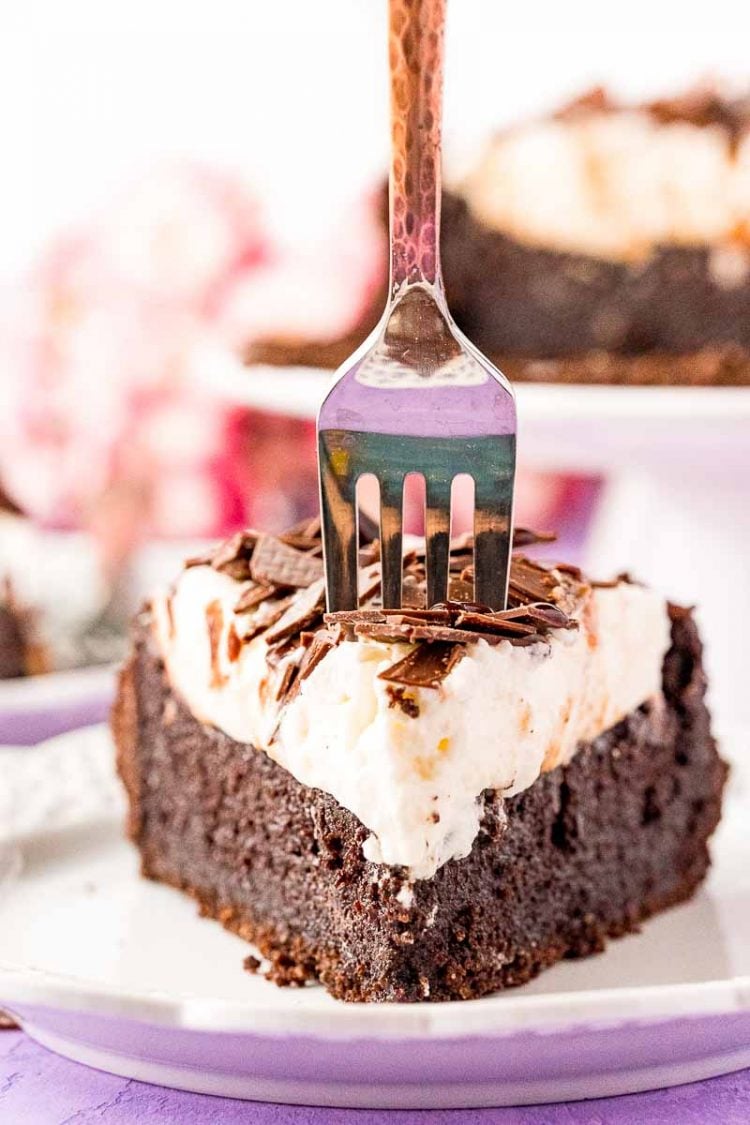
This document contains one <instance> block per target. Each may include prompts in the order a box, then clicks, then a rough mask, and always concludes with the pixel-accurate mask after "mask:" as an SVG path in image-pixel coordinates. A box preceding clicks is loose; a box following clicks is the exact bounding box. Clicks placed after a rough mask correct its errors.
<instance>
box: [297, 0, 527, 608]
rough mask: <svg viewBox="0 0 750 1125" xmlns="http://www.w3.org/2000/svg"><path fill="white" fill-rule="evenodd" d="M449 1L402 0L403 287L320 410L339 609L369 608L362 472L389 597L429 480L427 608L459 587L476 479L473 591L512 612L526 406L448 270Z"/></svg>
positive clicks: (326, 538) (331, 588)
mask: <svg viewBox="0 0 750 1125" xmlns="http://www.w3.org/2000/svg"><path fill="white" fill-rule="evenodd" d="M444 19H445V0H390V4H389V58H390V75H391V174H390V287H389V289H390V291H389V299H388V303H387V306H386V309H385V312H384V314H383V317H382V319H381V321H380V323H379V324H378V326H377V327H376V328H375V330H374V332H373V333H372V334H371V336H370V337H369V338H368V339H367V340H366V341H365V343H364V344H363V345H362V347H361V348H360V349H359V350H358V351H357V352H356V353H355V355H354V356H353V357H352V359H350V360H349V361H348V362H347V363H345V364H344V365H343V366H342V367H341V368H340V369H339V373H338V376H337V380H336V383H335V385H334V386H333V388H332V389H331V391H330V392H329V394H328V395H327V397H326V399H325V401H324V402H323V405H322V406H321V408H320V412H319V415H318V464H319V475H320V498H321V519H322V530H323V550H324V562H325V575H326V592H327V602H328V610H329V612H333V611H337V610H351V609H356V608H357V604H358V588H357V581H358V576H357V563H358V522H357V521H358V517H357V481H358V480H359V478H360V477H362V476H364V475H369V474H372V475H374V476H375V477H376V478H377V480H378V483H379V487H380V539H381V567H382V575H381V577H382V601H383V606H384V607H385V608H389V609H390V608H398V607H399V606H400V605H401V584H402V570H403V558H402V556H403V532H402V527H403V492H404V481H405V478H406V476H407V475H408V474H410V473H414V472H417V473H422V475H423V477H424V481H425V498H426V499H425V566H426V574H427V605H428V606H432V605H434V604H436V603H438V602H441V601H445V600H446V599H447V596H448V574H449V565H450V527H451V488H452V482H453V479H454V477H455V476H457V475H459V474H467V475H469V476H471V477H472V478H473V480H474V571H475V579H474V600H475V601H476V602H478V603H481V604H483V605H484V606H487V607H489V608H490V609H494V610H496V609H504V608H505V606H506V601H507V593H508V572H509V565H510V547H511V536H512V520H513V484H514V476H515V459H516V410H515V401H514V397H513V392H512V390H511V387H510V384H509V383H508V381H507V380H506V379H505V377H504V376H503V375H502V374H501V373H500V372H499V371H498V370H497V369H496V368H495V367H493V365H492V364H491V363H490V362H489V360H487V359H486V358H485V357H484V356H483V355H482V354H481V353H480V352H479V351H478V350H477V349H476V348H475V347H474V346H473V345H472V344H471V343H470V342H469V341H468V340H467V339H466V337H465V336H464V335H463V333H462V332H461V331H460V330H459V329H458V328H457V327H456V325H455V324H454V322H453V320H452V318H451V315H450V313H449V311H448V306H447V303H446V298H445V291H444V287H443V279H442V273H441V268H440V193H441V168H440V139H441V111H442V64H443V28H444Z"/></svg>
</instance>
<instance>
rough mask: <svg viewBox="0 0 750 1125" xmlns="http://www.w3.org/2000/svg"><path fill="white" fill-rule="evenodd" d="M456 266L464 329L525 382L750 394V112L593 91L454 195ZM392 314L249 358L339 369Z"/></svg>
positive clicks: (453, 276)
mask: <svg viewBox="0 0 750 1125" xmlns="http://www.w3.org/2000/svg"><path fill="white" fill-rule="evenodd" d="M384 210H385V209H384V208H383V207H382V204H381V211H382V212H383V221H384ZM442 255H443V267H444V273H445V281H446V288H447V292H448V299H449V303H450V306H451V310H452V312H453V314H454V316H455V318H456V321H457V322H458V324H459V325H460V326H461V327H462V328H463V329H464V330H465V331H466V332H467V334H468V335H469V337H470V338H471V339H472V340H474V341H475V343H476V344H477V346H478V347H480V348H481V349H482V351H484V352H485V353H487V354H489V355H490V356H492V358H493V359H494V360H495V361H496V362H497V363H498V365H499V366H500V367H501V368H502V369H503V370H504V371H505V372H506V374H508V375H509V376H510V377H511V378H513V379H516V380H532V381H543V382H547V381H563V382H571V383H639V384H648V383H675V384H680V383H685V384H694V385H699V384H708V385H719V384H742V383H750V99H747V98H745V99H735V100H730V99H728V98H724V97H722V96H720V95H719V94H718V93H717V92H716V91H714V90H712V89H700V90H695V91H693V92H690V93H687V94H685V95H684V96H682V97H678V98H674V99H672V100H668V99H667V100H661V101H655V102H650V103H647V104H643V105H639V106H634V107H631V106H623V105H618V104H616V103H615V102H614V101H612V100H611V99H610V98H609V97H608V96H607V95H606V94H605V93H604V91H602V90H594V91H592V92H591V93H589V94H587V95H585V96H583V97H581V98H580V99H578V100H577V101H576V102H574V103H572V104H571V105H569V106H567V107H566V108H564V109H562V110H560V111H559V112H557V113H555V114H554V115H552V116H549V117H547V118H544V119H539V120H534V121H530V122H527V123H523V124H519V125H517V126H515V127H513V128H509V129H507V130H505V131H503V132H502V133H500V134H499V135H497V136H496V137H494V138H493V139H492V140H491V141H490V142H489V143H488V144H487V145H486V147H485V150H484V152H483V153H482V155H481V157H480V159H479V160H478V161H477V162H476V163H475V165H474V167H473V168H472V169H471V170H470V171H469V173H468V174H467V175H466V176H465V178H464V179H463V181H462V183H461V184H460V186H459V187H458V188H456V189H454V191H453V192H450V193H447V194H446V196H445V199H444V204H443V232H442ZM384 273H385V266H384ZM379 311H380V309H379V307H376V308H374V309H368V310H367V313H366V315H365V317H363V320H362V323H361V325H360V326H359V331H358V332H354V333H353V334H350V335H349V337H348V338H347V339H345V340H341V341H340V342H339V346H337V347H336V346H333V345H332V344H329V346H328V347H327V348H325V349H321V348H320V346H319V345H317V344H316V343H314V342H309V343H308V344H307V345H306V346H305V347H301V346H299V344H297V346H293V344H291V342H290V341H288V340H268V341H266V342H265V343H264V345H263V346H259V344H258V342H257V341H254V342H253V343H252V344H251V346H250V347H249V348H248V353H247V355H248V359H249V360H250V361H265V362H276V363H306V364H325V365H328V364H330V365H336V364H337V363H339V362H341V361H343V359H344V358H345V357H346V355H347V354H348V352H349V351H351V348H352V344H353V343H357V342H358V341H359V339H361V338H363V337H364V335H365V334H366V332H367V331H368V330H369V329H370V327H372V325H373V324H374V323H375V321H376V318H377V314H378V313H379Z"/></svg>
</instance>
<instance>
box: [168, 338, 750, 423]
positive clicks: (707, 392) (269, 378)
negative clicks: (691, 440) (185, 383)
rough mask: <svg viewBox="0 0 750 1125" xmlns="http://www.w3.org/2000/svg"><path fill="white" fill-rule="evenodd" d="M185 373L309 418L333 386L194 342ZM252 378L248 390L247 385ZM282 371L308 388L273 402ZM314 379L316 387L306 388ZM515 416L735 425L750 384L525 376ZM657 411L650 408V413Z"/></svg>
mask: <svg viewBox="0 0 750 1125" xmlns="http://www.w3.org/2000/svg"><path fill="white" fill-rule="evenodd" d="M189 374H190V377H191V378H192V379H193V381H194V382H195V383H196V385H198V386H200V387H201V388H204V389H206V390H210V391H211V393H212V394H214V395H215V396H217V397H218V398H224V399H226V400H228V401H230V402H233V403H235V404H236V405H244V406H247V407H248V408H251V409H258V410H268V411H270V412H274V413H279V414H283V415H284V416H287V417H293V418H300V419H308V420H309V419H312V418H314V417H315V414H316V413H317V408H316V410H313V409H311V405H310V401H309V400H310V398H315V400H316V402H317V406H319V405H320V403H321V402H322V399H323V397H324V396H325V393H327V391H328V390H330V388H331V387H332V386H333V383H334V382H335V379H336V376H337V374H338V371H337V370H336V369H333V368H324V367H312V366H309V365H296V364H294V365H292V364H289V365H286V366H285V365H284V364H278V365H276V364H265V363H253V364H244V363H243V362H242V361H241V359H239V358H238V357H237V356H235V355H234V354H233V353H232V352H230V351H226V350H224V349H217V348H213V347H211V348H204V349H201V350H200V351H199V352H198V353H196V356H195V357H194V360H193V362H192V364H191V369H190V373H189ZM253 378H255V380H256V382H255V388H254V390H255V392H257V393H251V388H250V384H251V382H252V381H253ZM282 378H284V379H285V380H286V381H287V382H288V383H289V385H290V386H292V387H297V386H298V385H299V384H300V381H301V385H302V387H303V388H304V389H305V390H307V389H308V388H306V387H305V380H306V379H308V380H310V383H311V385H310V387H309V390H310V392H311V393H310V395H303V396H302V399H300V398H299V396H294V397H293V398H287V400H286V401H285V402H284V401H280V398H279V396H278V395H277V394H274V393H273V392H274V386H273V385H274V381H275V382H276V384H277V386H278V385H279V383H280V381H281V379H282ZM312 380H314V387H315V394H314V395H313V394H312V390H313V384H312ZM513 389H514V392H515V395H516V400H517V404H518V411H519V415H521V416H522V417H523V418H524V420H525V421H527V422H528V421H530V420H532V419H533V420H534V421H537V422H541V421H543V422H548V421H554V422H555V423H560V422H562V421H565V420H571V419H573V420H576V421H581V420H589V421H590V420H592V419H596V418H600V417H602V414H603V412H604V413H605V414H606V416H608V417H610V416H613V415H616V417H617V420H618V422H633V421H639V420H641V419H643V418H644V417H647V418H648V419H649V420H650V421H653V420H654V419H655V420H657V421H658V420H660V419H663V418H670V419H673V420H684V421H694V420H695V417H696V410H697V408H698V407H699V408H700V409H699V410H698V411H697V416H698V417H700V419H701V422H702V423H705V422H706V421H707V420H708V421H717V420H731V422H732V423H733V424H735V425H736V424H740V423H742V421H743V420H744V421H746V420H747V419H748V418H750V386H716V387H713V386H640V385H633V386H631V385H624V384H614V385H608V384H598V383H557V382H551V383H526V382H516V383H514V386H513ZM655 411H656V414H655V413H654V412H655Z"/></svg>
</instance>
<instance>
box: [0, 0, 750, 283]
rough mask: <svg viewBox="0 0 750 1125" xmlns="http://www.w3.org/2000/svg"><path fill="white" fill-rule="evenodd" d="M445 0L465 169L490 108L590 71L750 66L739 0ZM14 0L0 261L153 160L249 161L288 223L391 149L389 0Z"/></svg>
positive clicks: (370, 174)
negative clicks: (604, 0) (701, 1)
mask: <svg viewBox="0 0 750 1125" xmlns="http://www.w3.org/2000/svg"><path fill="white" fill-rule="evenodd" d="M448 9H449V30H448V47H447V55H448V61H447V90H446V135H447V141H448V149H449V153H450V154H451V157H452V163H453V165H454V167H458V166H460V163H461V159H462V157H463V156H464V155H465V154H466V152H467V151H468V150H470V149H471V147H472V146H473V144H474V142H475V141H476V140H477V139H478V138H479V137H481V136H482V135H483V134H484V133H486V131H487V130H488V129H491V128H492V127H493V126H494V125H496V124H499V123H500V122H502V121H503V120H507V119H508V118H512V117H514V116H517V115H518V114H519V113H523V112H531V111H535V110H537V109H539V108H543V107H544V106H547V105H550V104H553V103H554V102H556V101H558V100H560V99H564V98H566V97H568V96H572V95H575V94H576V93H578V92H580V91H581V90H582V89H583V88H585V87H586V86H587V85H591V84H595V83H600V82H604V83H607V84H608V85H609V86H611V87H612V88H613V89H614V90H615V91H617V92H620V93H623V94H625V95H640V94H642V93H651V92H662V91H665V92H669V91H671V90H678V89H679V88H680V87H681V86H683V85H685V84H689V83H691V82H693V81H695V79H696V78H700V77H701V76H716V75H718V76H723V77H725V78H727V79H729V80H734V81H740V82H741V81H742V79H743V78H747V76H748V74H749V73H750V58H749V57H748V42H750V34H749V33H750V5H748V4H747V3H746V0H720V2H716V3H713V4H711V5H695V4H685V3H680V2H677V0H661V2H654V0H651V2H648V0H634V2H631V3H627V4H625V3H618V4H615V5H613V4H601V3H594V2H590V0H586V2H579V3H567V4H556V3H552V2H549V0H548V2H542V3H536V4H520V3H514V4H504V3H499V2H498V0H449V4H448ZM2 12H3V15H2V24H3V33H2V36H0V105H2V107H3V109H2V114H3V141H4V145H3V148H4V153H3V155H4V159H3V174H2V182H1V183H2V186H1V187H0V191H2V197H3V207H2V209H0V247H2V252H1V253H0V278H3V279H5V280H9V279H12V278H13V276H14V275H16V274H17V271H18V270H19V269H20V268H22V267H23V266H24V265H25V264H26V263H27V262H28V261H29V259H30V257H31V256H32V255H33V253H34V252H35V251H36V250H37V249H38V248H39V247H40V246H41V245H42V244H43V243H44V240H45V239H46V238H47V237H48V236H49V234H50V233H51V232H53V231H54V230H56V229H58V228H59V227H60V226H62V225H64V224H67V223H68V222H69V221H73V220H78V219H81V218H83V217H86V216H87V215H90V214H91V213H92V212H95V211H96V209H97V207H98V206H100V205H101V204H102V203H103V202H104V201H106V200H107V199H108V198H109V197H110V196H111V195H112V193H114V192H115V191H117V190H119V189H120V188H121V187H122V186H123V184H126V183H127V182H128V181H129V180H131V181H132V180H133V179H134V178H137V177H138V176H139V174H140V173H141V171H142V170H143V169H144V168H146V167H148V166H149V165H150V164H152V163H153V162H154V161H155V160H156V159H161V158H164V157H169V156H172V155H185V154H188V155H191V156H198V157H200V158H205V159H207V160H209V161H210V162H211V163H214V164H217V165H219V166H224V167H227V168H230V169H236V170H240V171H242V172H243V173H245V174H246V175H248V176H249V178H250V179H251V181H252V182H253V183H255V184H257V185H258V186H259V187H260V188H261V190H262V191H263V192H264V194H265V195H267V196H268V197H269V199H270V202H271V204H272V215H273V218H274V220H275V222H276V223H277V224H278V225H279V227H281V228H282V229H283V230H284V231H285V232H286V234H287V236H288V237H290V238H295V237H298V235H299V233H300V231H301V230H302V231H304V227H305V223H306V221H307V215H309V214H310V213H314V214H320V213H321V212H323V217H325V216H326V215H328V214H335V213H336V211H337V209H338V208H339V206H340V203H341V200H342V199H346V198H350V197H351V196H352V195H353V194H354V193H355V192H356V190H357V189H358V188H359V187H360V186H361V185H363V184H366V183H370V182H372V181H373V180H374V179H376V178H377V177H378V176H379V174H380V173H381V171H382V170H383V168H384V167H385V159H386V151H387V120H386V112H387V83H386V52H385V24H386V3H385V0H317V2H313V0H243V2H238V3H234V2H228V0H214V2H212V3H208V2H206V0H202V2H197V3H187V2H178V0H135V2H131V3H128V4H127V5H125V4H112V3H106V2H105V3H102V2H101V0H98V2H97V0H65V2H63V3H60V2H59V0H46V2H43V0H42V2H40V0H3V4H2ZM302 201H304V203H305V206H303V205H301V204H302Z"/></svg>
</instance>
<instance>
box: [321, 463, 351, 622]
mask: <svg viewBox="0 0 750 1125" xmlns="http://www.w3.org/2000/svg"><path fill="white" fill-rule="evenodd" d="M320 517H321V530H322V534H323V562H324V566H325V576H326V602H327V606H328V611H329V613H335V612H337V611H339V610H342V609H356V608H357V604H358V590H357V562H358V558H357V546H358V543H357V482H356V479H352V478H351V477H350V476H348V475H346V474H341V475H335V474H334V472H333V470H332V468H331V465H330V464H329V462H328V460H327V459H326V457H325V455H324V447H323V444H322V443H321V445H320Z"/></svg>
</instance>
